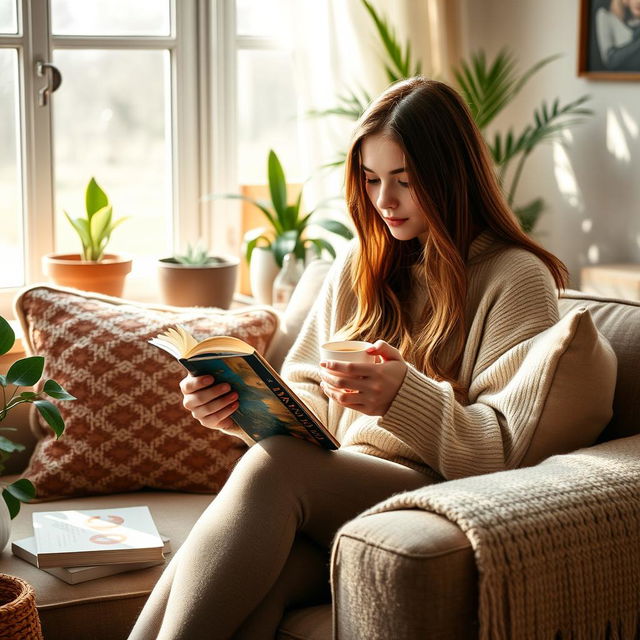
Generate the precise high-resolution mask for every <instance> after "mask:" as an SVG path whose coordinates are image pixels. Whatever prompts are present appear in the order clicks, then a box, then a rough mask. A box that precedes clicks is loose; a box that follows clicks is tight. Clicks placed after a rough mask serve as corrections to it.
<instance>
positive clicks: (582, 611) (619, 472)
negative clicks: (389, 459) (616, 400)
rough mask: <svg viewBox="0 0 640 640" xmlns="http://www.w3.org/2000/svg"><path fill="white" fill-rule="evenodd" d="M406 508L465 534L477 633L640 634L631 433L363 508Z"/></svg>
mask: <svg viewBox="0 0 640 640" xmlns="http://www.w3.org/2000/svg"><path fill="white" fill-rule="evenodd" d="M408 508H409V509H410V508H417V509H424V510H427V511H432V512H435V513H438V514H440V515H442V516H444V517H446V518H448V519H449V520H451V521H453V522H455V523H456V524H457V525H458V526H459V527H460V528H461V529H462V530H463V531H464V532H465V534H466V535H467V537H468V538H469V540H470V542H471V545H472V547H473V550H474V553H475V558H476V564H477V566H478V570H479V576H480V583H479V600H480V602H479V606H480V608H479V622H480V638H481V639H482V640H485V639H486V640H501V639H504V640H513V639H515V638H517V639H518V640H527V639H538V638H540V639H542V638H544V639H549V640H567V639H572V640H586V639H592V638H593V639H603V640H604V639H607V640H617V639H619V640H632V639H634V638H640V436H632V437H630V438H625V439H621V440H615V441H613V442H609V443H606V444H602V445H599V446H597V447H592V448H588V449H581V450H579V451H577V452H575V453H572V454H568V455H562V456H554V457H552V458H549V459H547V460H546V461H544V462H542V463H541V464H539V465H537V466H535V467H530V468H525V469H517V470H514V471H504V472H499V473H493V474H488V475H484V476H474V477H471V478H464V479H461V480H452V481H449V482H445V483H442V484H438V485H430V486H427V487H424V488H421V489H418V490H416V491H411V492H408V493H404V494H399V495H397V496H393V497H392V498H390V499H388V500H386V501H384V502H383V503H381V504H379V505H377V506H376V507H374V508H373V509H371V510H369V511H367V512H366V513H365V514H364V515H367V514H369V513H378V512H381V511H393V510H397V509H408Z"/></svg>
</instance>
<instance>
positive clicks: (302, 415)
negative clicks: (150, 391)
mask: <svg viewBox="0 0 640 640" xmlns="http://www.w3.org/2000/svg"><path fill="white" fill-rule="evenodd" d="M149 342H150V343H151V344H153V345H155V346H156V347H160V349H164V350H165V351H167V352H168V353H170V354H171V355H172V356H173V357H174V358H176V359H177V360H179V361H180V362H181V363H182V365H183V366H184V367H185V368H186V369H187V370H188V371H189V372H190V373H191V374H192V375H194V376H202V375H207V374H208V375H212V376H213V378H214V380H215V383H216V384H219V383H222V382H226V383H227V384H229V385H230V386H231V388H232V389H233V390H234V391H236V392H237V394H238V403H239V407H238V409H236V411H235V412H234V413H233V414H232V416H231V418H232V419H233V421H234V422H235V423H236V424H237V425H238V426H239V427H241V428H242V429H243V430H244V431H245V432H246V433H247V434H248V435H249V436H250V437H251V438H252V439H253V440H255V441H256V442H257V441H258V440H263V439H264V438H268V437H269V436H275V435H291V436H295V437H297V438H302V439H303V440H309V441H310V442H314V443H315V444H319V445H321V446H323V447H325V448H327V449H337V448H338V446H339V443H338V441H337V440H336V439H335V437H334V436H333V435H332V434H331V433H330V432H329V430H328V429H327V428H326V427H325V426H324V425H323V424H322V423H321V422H320V421H319V420H318V419H317V418H316V416H315V415H314V414H313V412H312V411H311V409H309V408H308V407H307V406H306V405H305V404H304V402H303V401H302V400H301V399H300V398H298V396H296V394H295V393H294V392H293V391H292V390H291V389H290V388H289V387H288V386H287V384H286V383H285V382H284V381H283V380H282V378H281V377H280V376H279V375H278V373H277V372H276V371H275V369H273V367H271V365H270V364H269V363H268V362H267V361H266V360H265V359H264V358H263V357H262V356H261V355H260V354H259V353H258V352H257V351H256V350H255V349H254V348H253V347H252V346H251V345H249V344H247V343H246V342H245V341H244V340H240V339H239V338H232V337H229V336H216V337H213V338H206V339H205V340H202V341H201V342H198V341H197V340H196V339H195V338H194V337H193V336H192V335H191V334H190V333H189V332H188V331H186V329H184V328H183V327H180V326H177V327H175V328H171V329H168V330H167V331H165V332H164V333H161V334H160V335H159V336H157V337H156V338H152V339H151V340H149Z"/></svg>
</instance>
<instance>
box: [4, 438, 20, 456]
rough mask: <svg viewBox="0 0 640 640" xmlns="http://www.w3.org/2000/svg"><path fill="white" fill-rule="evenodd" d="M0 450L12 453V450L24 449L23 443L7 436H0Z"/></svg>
mask: <svg viewBox="0 0 640 640" xmlns="http://www.w3.org/2000/svg"><path fill="white" fill-rule="evenodd" d="M0 451H6V452H7V453H13V452H14V451H24V445H23V444H20V443H19V442H13V441H12V440H9V438H5V437H4V436H0Z"/></svg>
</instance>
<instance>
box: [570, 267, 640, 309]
mask: <svg viewBox="0 0 640 640" xmlns="http://www.w3.org/2000/svg"><path fill="white" fill-rule="evenodd" d="M580 288H581V289H582V291H584V292H586V293H595V294H597V295H601V296H609V297H611V298H622V299H624V300H640V264H635V263H629V264H599V265H593V266H589V267H583V268H582V270H581V271H580Z"/></svg>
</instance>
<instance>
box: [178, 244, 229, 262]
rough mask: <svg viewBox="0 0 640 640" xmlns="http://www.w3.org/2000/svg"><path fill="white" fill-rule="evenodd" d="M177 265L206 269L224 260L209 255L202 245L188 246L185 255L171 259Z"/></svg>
mask: <svg viewBox="0 0 640 640" xmlns="http://www.w3.org/2000/svg"><path fill="white" fill-rule="evenodd" d="M172 260H173V262H175V263H177V264H184V265H190V266H194V267H196V266H201V267H206V266H208V265H212V264H222V263H223V262H224V260H223V259H222V258H218V257H217V256H211V255H209V249H208V248H207V247H205V246H203V245H202V244H195V245H192V244H188V245H187V251H186V253H182V254H176V255H174V256H173V258H172Z"/></svg>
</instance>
